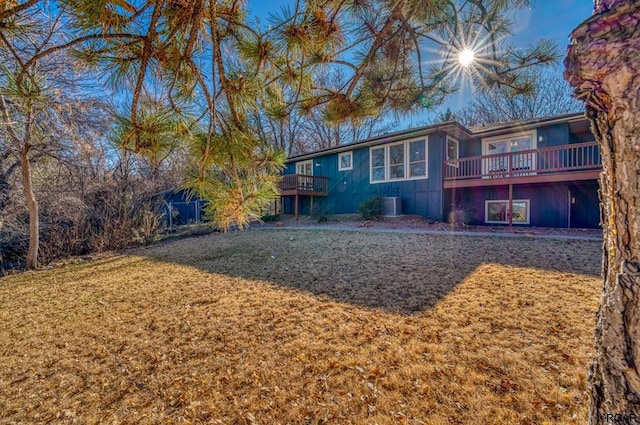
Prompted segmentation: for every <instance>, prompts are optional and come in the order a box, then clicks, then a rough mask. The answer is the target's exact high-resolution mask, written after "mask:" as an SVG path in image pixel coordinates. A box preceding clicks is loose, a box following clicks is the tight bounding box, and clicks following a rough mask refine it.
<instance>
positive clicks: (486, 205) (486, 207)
mask: <svg viewBox="0 0 640 425" xmlns="http://www.w3.org/2000/svg"><path fill="white" fill-rule="evenodd" d="M492 202H493V203H496V202H504V203H506V204H507V213H509V200H508V199H485V201H484V222H485V223H487V224H509V218H507V219H506V220H505V221H489V204H490V203H492ZM511 202H513V203H516V202H521V203H525V204H526V205H527V220H526V221H514V222H513V224H530V223H531V201H530V200H529V199H514V200H512V201H511Z"/></svg>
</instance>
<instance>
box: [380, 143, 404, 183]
mask: <svg viewBox="0 0 640 425" xmlns="http://www.w3.org/2000/svg"><path fill="white" fill-rule="evenodd" d="M394 146H402V168H403V170H404V174H403V176H402V177H394V178H391V154H390V153H389V151H390V150H391V148H392V147H394ZM408 146H409V142H408V141H407V142H398V143H390V144H388V145H387V146H386V149H385V152H384V154H385V162H384V164H385V166H386V168H387V171H386V172H385V176H386V177H387V181H390V182H397V181H401V180H407V171H408V170H407V165H409V161H408V160H407V150H408ZM393 165H394V166H395V167H397V166H398V165H401V164H393Z"/></svg>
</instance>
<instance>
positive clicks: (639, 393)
mask: <svg viewBox="0 0 640 425" xmlns="http://www.w3.org/2000/svg"><path fill="white" fill-rule="evenodd" d="M639 27H640V4H639V3H638V2H637V1H635V0H600V1H596V2H595V9H594V15H593V16H592V17H591V18H589V19H587V20H586V21H585V22H583V23H582V24H581V25H580V26H579V27H578V28H576V29H575V30H574V32H573V33H572V34H571V41H572V43H571V46H569V48H568V54H567V58H566V60H565V67H566V71H565V78H566V79H567V80H568V81H569V83H570V84H571V86H572V87H573V88H574V90H575V91H574V95H575V97H577V98H579V99H582V100H584V101H585V103H586V107H587V116H588V117H589V118H590V120H591V130H592V132H593V133H594V136H595V137H596V140H597V141H598V143H599V146H600V152H601V154H602V162H603V171H602V174H601V176H600V201H601V215H602V227H603V235H604V246H603V247H604V253H603V261H602V267H603V280H604V281H603V294H602V301H601V304H600V310H599V312H598V319H597V324H596V331H595V358H594V359H593V361H592V363H591V366H590V369H589V380H590V383H591V389H590V391H591V406H590V412H589V423H591V424H600V423H603V424H604V423H614V422H615V423H624V424H630V423H638V422H640V30H639V29H638V28H639ZM576 301H577V302H579V300H576ZM616 415H618V416H616Z"/></svg>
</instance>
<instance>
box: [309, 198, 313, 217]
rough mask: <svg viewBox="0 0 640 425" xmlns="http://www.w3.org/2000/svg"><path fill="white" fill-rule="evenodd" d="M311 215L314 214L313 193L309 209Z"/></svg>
mask: <svg viewBox="0 0 640 425" xmlns="http://www.w3.org/2000/svg"><path fill="white" fill-rule="evenodd" d="M309 215H313V195H311V209H310V210H309Z"/></svg>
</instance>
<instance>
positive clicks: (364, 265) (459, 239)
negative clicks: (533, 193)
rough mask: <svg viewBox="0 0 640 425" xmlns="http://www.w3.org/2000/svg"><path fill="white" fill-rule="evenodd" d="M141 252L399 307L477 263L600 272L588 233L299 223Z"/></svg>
mask: <svg viewBox="0 0 640 425" xmlns="http://www.w3.org/2000/svg"><path fill="white" fill-rule="evenodd" d="M141 254H142V255H144V256H147V257H150V258H153V259H156V260H159V261H163V262H172V263H177V264H182V265H188V266H193V267H197V268H199V269H201V270H204V271H207V272H210V273H217V274H222V275H226V276H231V277H242V278H245V279H252V280H262V281H266V282H269V283H272V284H275V285H278V286H279V287H284V288H292V289H296V290H301V291H305V292H308V293H311V294H313V295H316V296H326V297H329V298H331V299H333V300H336V301H339V302H344V303H349V304H354V305H359V306H363V307H368V308H379V309H384V310H387V311H391V312H394V313H403V314H414V313H418V312H423V311H425V310H427V309H429V308H430V307H432V306H433V305H434V304H435V303H437V302H438V300H440V299H441V298H443V297H444V296H445V295H446V294H447V293H449V292H450V291H451V290H453V289H454V288H455V286H456V285H457V284H458V283H460V282H462V281H463V280H464V279H465V278H467V277H468V276H469V275H470V274H472V273H473V272H474V271H475V270H476V269H477V268H478V267H479V266H481V265H482V264H488V263H494V264H500V265H503V266H514V267H517V268H514V273H522V268H532V269H542V270H549V271H556V272H561V273H572V274H584V275H595V276H597V275H599V273H600V266H601V264H600V259H601V255H602V254H601V243H600V242H591V241H570V240H550V239H536V238H499V237H472V236H460V235H437V236H434V235H415V234H398V233H393V234H389V233H387V234H376V233H359V232H340V231H322V232H321V231H302V230H297V231H296V230H258V231H245V232H235V233H230V234H222V235H220V234H213V235H209V236H205V237H202V238H197V239H189V240H183V241H176V242H172V243H167V244H161V245H158V246H153V247H150V248H148V249H145V250H143V251H141ZM487 279H491V276H490V275H488V276H487ZM558 284H559V285H560V284H562V281H561V280H560V281H558Z"/></svg>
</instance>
